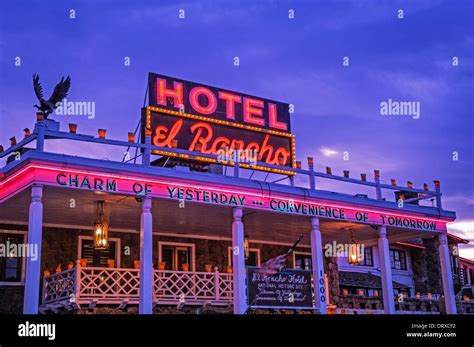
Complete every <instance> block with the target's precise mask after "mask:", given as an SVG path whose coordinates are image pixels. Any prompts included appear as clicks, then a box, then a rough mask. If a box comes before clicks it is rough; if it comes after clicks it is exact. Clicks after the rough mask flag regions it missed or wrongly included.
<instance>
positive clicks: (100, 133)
mask: <svg viewBox="0 0 474 347" xmlns="http://www.w3.org/2000/svg"><path fill="white" fill-rule="evenodd" d="M98 132H99V139H105V133H106V132H107V130H105V129H99V131H98Z"/></svg>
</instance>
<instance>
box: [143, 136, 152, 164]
mask: <svg viewBox="0 0 474 347" xmlns="http://www.w3.org/2000/svg"><path fill="white" fill-rule="evenodd" d="M145 133H146V134H145V149H144V151H143V159H142V164H143V165H147V166H148V165H150V157H151V134H150V133H149V132H148V131H147V130H145Z"/></svg>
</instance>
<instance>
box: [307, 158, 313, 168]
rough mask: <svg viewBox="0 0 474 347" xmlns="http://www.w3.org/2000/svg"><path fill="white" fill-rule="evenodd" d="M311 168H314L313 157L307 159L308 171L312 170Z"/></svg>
mask: <svg viewBox="0 0 474 347" xmlns="http://www.w3.org/2000/svg"><path fill="white" fill-rule="evenodd" d="M313 166H314V159H313V157H308V167H309V169H310V170H312V169H313Z"/></svg>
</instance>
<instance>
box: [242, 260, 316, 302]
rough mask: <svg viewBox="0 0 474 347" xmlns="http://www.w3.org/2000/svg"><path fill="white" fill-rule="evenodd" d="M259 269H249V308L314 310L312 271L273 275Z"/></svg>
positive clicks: (287, 271)
mask: <svg viewBox="0 0 474 347" xmlns="http://www.w3.org/2000/svg"><path fill="white" fill-rule="evenodd" d="M264 271H265V270H262V269H259V268H257V267H248V268H247V290H248V298H249V306H250V307H251V308H252V307H253V308H255V307H267V308H307V309H311V308H313V295H312V288H311V271H306V270H286V271H284V272H278V273H275V274H272V275H268V274H265V272H264Z"/></svg>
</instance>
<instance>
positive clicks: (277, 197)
mask: <svg viewBox="0 0 474 347" xmlns="http://www.w3.org/2000/svg"><path fill="white" fill-rule="evenodd" d="M31 168H37V169H43V170H47V171H55V172H57V171H66V172H70V173H77V174H82V175H97V176H101V175H104V173H101V172H90V171H81V170H76V169H61V168H52V167H48V166H41V165H34V164H30V165H28V166H27V167H25V168H24V169H23V170H21V171H19V172H18V173H16V174H15V175H13V176H10V177H9V178H8V179H7V180H5V181H3V182H0V183H1V184H3V183H6V182H7V181H9V180H10V179H12V178H13V177H16V176H18V175H19V174H21V173H23V172H24V171H26V170H28V169H31ZM106 175H107V177H111V178H117V179H123V180H129V181H143V182H149V183H155V184H176V183H173V182H169V181H159V180H152V179H147V178H131V177H126V176H125V177H124V176H119V175H113V174H112V175H111V174H106ZM185 185H186V187H188V188H194V189H212V190H215V191H218V192H224V193H231V194H242V192H241V191H235V190H228V189H222V188H214V187H212V186H211V188H208V187H207V186H196V185H192V184H189V183H186V184H185ZM245 194H246V195H250V196H255V197H258V198H265V197H262V195H260V194H256V193H251V192H247V191H246V192H245ZM268 198H270V197H268ZM272 198H275V199H281V200H293V201H295V202H299V203H302V204H308V203H312V204H315V205H322V204H321V203H318V202H308V201H304V200H300V199H292V198H288V197H283V196H277V195H275V196H274V197H272ZM324 205H325V206H328V207H334V208H340V209H350V210H357V211H363V212H368V213H378V214H382V215H386V214H389V215H391V216H399V217H404V218H412V219H415V220H416V219H420V220H424V221H433V222H438V223H439V222H441V221H443V220H442V219H433V218H429V217H426V218H424V217H413V216H411V215H406V214H399V213H393V212H387V211H379V210H370V209H365V208H357V207H347V206H344V205H334V204H331V203H329V204H326V203H325V204H324Z"/></svg>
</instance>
